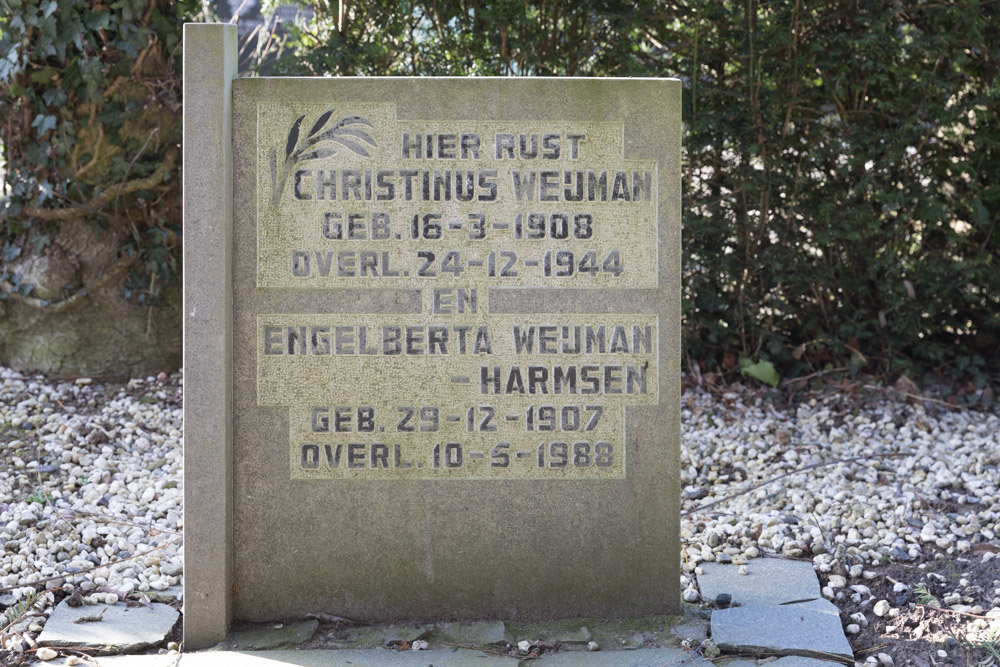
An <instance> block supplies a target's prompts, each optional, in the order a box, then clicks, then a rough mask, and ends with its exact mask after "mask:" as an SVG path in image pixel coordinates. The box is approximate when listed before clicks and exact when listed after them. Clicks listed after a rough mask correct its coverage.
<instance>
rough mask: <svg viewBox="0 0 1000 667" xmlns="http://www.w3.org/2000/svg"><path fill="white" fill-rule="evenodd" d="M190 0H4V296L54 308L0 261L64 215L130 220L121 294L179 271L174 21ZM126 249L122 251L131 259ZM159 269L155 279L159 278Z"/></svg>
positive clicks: (144, 299) (144, 292)
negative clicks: (35, 295) (34, 294)
mask: <svg viewBox="0 0 1000 667" xmlns="http://www.w3.org/2000/svg"><path fill="white" fill-rule="evenodd" d="M198 6H199V5H198V3H197V2H194V1H193V0H189V1H185V2H174V1H172V0H105V1H104V2H100V1H96V2H95V1H88V0H0V38H2V42H0V120H2V125H0V138H2V139H0V140H2V143H3V148H4V155H3V161H4V162H5V163H6V164H5V167H6V172H7V173H6V174H5V176H4V189H3V190H0V196H2V198H0V243H2V246H3V250H2V257H0V259H2V260H3V264H2V265H0V298H5V299H12V300H17V301H20V302H23V303H28V304H29V305H32V306H35V307H37V308H45V307H49V308H56V309H58V308H60V307H62V306H63V305H64V304H66V303H77V301H72V298H73V296H74V295H75V294H78V293H80V292H81V291H84V290H85V289H86V286H84V285H67V286H66V288H65V291H64V294H63V295H62V297H63V298H62V299H55V300H53V299H46V300H40V299H37V298H34V297H33V295H32V292H33V289H34V286H33V285H32V284H30V283H27V282H22V281H21V276H20V275H18V274H17V273H16V272H13V271H11V270H10V269H9V268H8V267H7V265H8V264H9V263H10V262H12V261H13V260H14V259H16V258H18V257H22V256H24V255H26V254H28V253H36V254H38V253H44V252H45V248H46V247H47V246H48V245H49V244H50V243H51V241H52V238H53V236H54V235H55V233H56V232H57V228H58V226H59V225H60V224H63V223H66V222H67V221H70V220H84V221H86V222H87V223H88V224H89V225H91V226H92V228H93V229H94V233H95V234H98V235H100V234H101V233H102V232H107V231H109V230H121V229H126V230H128V232H129V233H128V234H127V240H126V241H125V242H124V244H123V246H122V248H121V254H122V257H123V259H125V260H126V261H124V262H122V263H121V266H122V267H125V266H126V264H127V271H122V274H123V276H124V278H123V282H122V286H123V297H124V298H126V299H128V300H131V301H133V302H135V303H136V304H138V305H144V304H147V303H156V301H157V298H158V297H159V295H160V294H161V293H162V290H163V289H164V288H165V287H168V286H169V285H171V284H173V283H176V282H177V281H178V279H179V276H180V265H179V261H180V233H181V229H180V179H179V175H180V174H179V168H178V167H177V164H178V163H179V156H180V150H179V146H180V139H181V123H180V112H181V85H180V84H181V72H180V62H181V30H180V26H181V23H182V21H183V20H184V19H185V18H186V17H190V16H191V15H192V14H193V12H194V11H195V10H196V9H197V8H198ZM130 259H131V260H134V261H128V260H130ZM157 279H159V281H158V282H157Z"/></svg>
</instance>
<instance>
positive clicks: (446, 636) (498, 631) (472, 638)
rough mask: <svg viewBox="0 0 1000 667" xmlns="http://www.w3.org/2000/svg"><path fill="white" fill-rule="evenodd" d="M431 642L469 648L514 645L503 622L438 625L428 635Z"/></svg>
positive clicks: (511, 636) (512, 638)
mask: <svg viewBox="0 0 1000 667" xmlns="http://www.w3.org/2000/svg"><path fill="white" fill-rule="evenodd" d="M426 639H428V640H429V641H442V642H450V643H452V644H464V645H467V646H486V645H487V644H497V643H500V642H507V643H509V644H513V643H514V636H513V635H511V634H510V632H508V631H507V626H506V625H505V624H504V622H503V621H472V622H468V623H437V624H435V627H434V630H433V631H432V632H431V633H428V635H427V637H426Z"/></svg>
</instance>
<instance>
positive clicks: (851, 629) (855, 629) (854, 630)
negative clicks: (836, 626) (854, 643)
mask: <svg viewBox="0 0 1000 667" xmlns="http://www.w3.org/2000/svg"><path fill="white" fill-rule="evenodd" d="M844 631H845V632H846V633H847V634H849V635H856V634H858V633H859V632H861V626H859V625H858V624H857V623H850V624H848V626H847V627H846V628H844Z"/></svg>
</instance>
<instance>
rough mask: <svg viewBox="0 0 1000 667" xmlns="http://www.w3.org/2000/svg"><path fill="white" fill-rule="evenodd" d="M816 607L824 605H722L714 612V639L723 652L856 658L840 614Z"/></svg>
mask: <svg viewBox="0 0 1000 667" xmlns="http://www.w3.org/2000/svg"><path fill="white" fill-rule="evenodd" d="M824 602H825V600H824ZM817 607H821V606H820V605H815V604H806V605H801V604H788V605H777V606H754V607H734V608H732V609H719V610H716V611H714V612H712V639H714V640H715V643H716V645H718V647H719V648H720V649H721V650H722V651H723V653H727V652H728V653H741V654H751V655H798V656H806V657H813V658H826V659H834V660H836V659H838V658H840V659H847V660H853V658H854V653H853V652H852V651H851V645H850V644H849V643H848V642H847V638H846V637H845V636H844V631H843V628H842V627H841V624H840V618H839V616H837V615H835V614H831V613H829V611H828V610H825V609H822V608H820V610H817Z"/></svg>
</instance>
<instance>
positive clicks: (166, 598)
mask: <svg viewBox="0 0 1000 667" xmlns="http://www.w3.org/2000/svg"><path fill="white" fill-rule="evenodd" d="M146 597H148V598H149V599H150V600H152V601H153V602H173V601H174V600H183V599H184V587H183V586H181V585H180V584H178V585H176V586H168V587H167V588H164V589H163V590H162V591H154V590H149V591H146Z"/></svg>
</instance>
